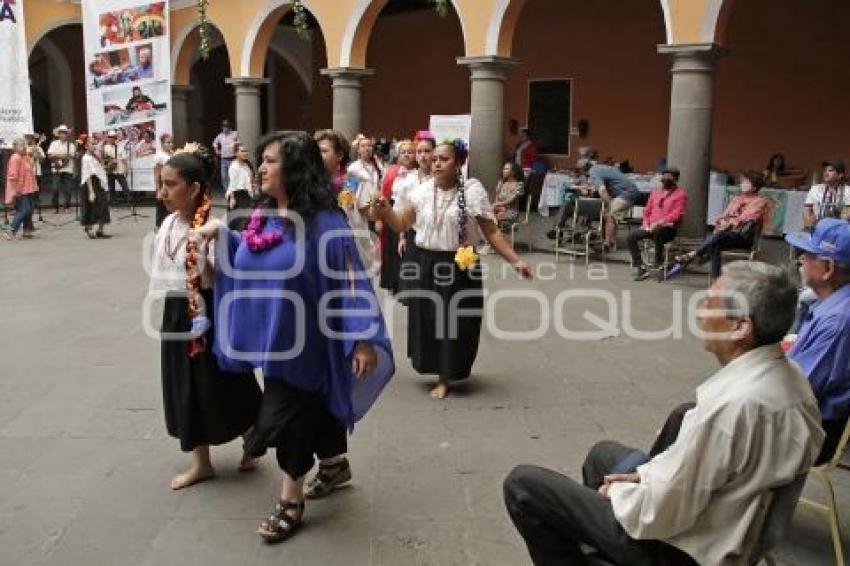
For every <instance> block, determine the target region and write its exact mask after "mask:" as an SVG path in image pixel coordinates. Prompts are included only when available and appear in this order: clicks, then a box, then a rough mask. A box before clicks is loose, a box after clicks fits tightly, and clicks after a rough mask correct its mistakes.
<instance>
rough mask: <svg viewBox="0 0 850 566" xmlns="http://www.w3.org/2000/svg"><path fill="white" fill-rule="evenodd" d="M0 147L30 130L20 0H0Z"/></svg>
mask: <svg viewBox="0 0 850 566" xmlns="http://www.w3.org/2000/svg"><path fill="white" fill-rule="evenodd" d="M0 46H2V50H3V56H2V57H0V84H2V85H3V88H0V147H7V148H8V147H11V145H12V141H14V139H15V138H17V137H20V136H22V135H23V134H26V133H29V132H32V102H31V99H30V73H29V62H28V54H27V40H26V35H25V34H24V5H23V2H21V1H20V0H0Z"/></svg>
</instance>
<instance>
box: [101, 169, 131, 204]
mask: <svg viewBox="0 0 850 566" xmlns="http://www.w3.org/2000/svg"><path fill="white" fill-rule="evenodd" d="M116 182H117V183H118V184H119V185H121V192H122V193H123V194H124V200H125V201H127V202H130V185H128V184H127V176H126V175H107V176H106V183H107V186H108V187H109V201H110V202H112V201H114V200H115V183H116Z"/></svg>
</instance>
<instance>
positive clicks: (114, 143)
mask: <svg viewBox="0 0 850 566" xmlns="http://www.w3.org/2000/svg"><path fill="white" fill-rule="evenodd" d="M101 152H102V153H103V167H104V169H106V182H107V185H108V186H109V200H110V202H115V183H116V182H117V183H118V184H119V185H121V192H122V194H123V195H124V200H125V201H126V202H127V203H129V202H130V187H129V185H128V184H127V160H126V155H125V154H124V152H123V151H122V149H121V146H120V145H119V144H118V132H116V131H115V130H109V132H107V134H106V139H105V140H104V142H103V147H102V148H101Z"/></svg>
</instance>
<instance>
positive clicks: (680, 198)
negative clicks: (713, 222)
mask: <svg viewBox="0 0 850 566" xmlns="http://www.w3.org/2000/svg"><path fill="white" fill-rule="evenodd" d="M687 208H688V193H687V192H685V189H683V188H682V187H680V186H678V185H677V186H676V187H675V188H674V189H672V190H669V191H668V190H666V189H656V190H654V191H652V192H651V193H650V194H649V200H648V201H647V202H646V208H644V209H643V227H644V228H649V227H650V226H652V225H653V224H656V223H658V222H661V223H662V224H664V225H667V226H672V225H674V224H678V223H679V222H681V221H682V218H684V217H685V211H686V210H687Z"/></svg>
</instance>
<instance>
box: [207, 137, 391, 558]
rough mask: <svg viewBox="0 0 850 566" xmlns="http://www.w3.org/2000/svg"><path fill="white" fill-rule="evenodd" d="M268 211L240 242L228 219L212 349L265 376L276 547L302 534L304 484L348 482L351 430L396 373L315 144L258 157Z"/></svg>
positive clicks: (255, 217) (263, 439) (298, 141)
mask: <svg viewBox="0 0 850 566" xmlns="http://www.w3.org/2000/svg"><path fill="white" fill-rule="evenodd" d="M258 161H260V167H259V170H258V173H259V175H260V179H261V184H262V191H263V193H264V196H265V200H266V202H265V203H264V205H262V206H261V207H260V208H258V209H257V210H255V211H254V212H253V213H252V215H251V217H250V219H249V220H248V223H247V227H246V229H245V230H244V231H243V232H242V233H238V232H232V231H229V230H227V229H226V228H225V227H224V226H223V225H222V224H221V223H220V222H217V223H215V224H214V225H207V226H205V227H204V228H203V229H201V230H199V231H198V234H199V235H200V236H202V237H206V238H212V237H216V236H217V238H218V242H217V249H216V256H217V257H216V285H215V314H216V319H215V320H216V330H217V333H216V343H215V344H214V346H213V349H214V352H215V354H216V356H217V358H218V361H219V364H220V365H221V367H222V368H227V369H228V370H232V371H246V370H252V369H255V368H260V369H261V370H262V373H263V378H264V381H265V389H264V393H263V403H262V406H261V408H260V414H259V417H258V418H257V423H256V425H255V427H254V430H253V431H252V432H251V433H250V434H249V435H248V438H247V439H246V447H245V450H246V453H247V454H249V455H252V456H259V455H261V454H263V453H264V452H265V451H266V449H267V448H270V447H274V448H275V449H276V453H277V460H278V464H279V465H280V467H281V469H282V470H283V472H284V477H283V487H282V489H281V497H280V501H279V502H278V503H277V505H276V506H275V510H274V512H273V513H272V515H271V516H270V517H269V518H268V519H267V520H265V521H263V523H262V524H261V525H260V528H259V531H258V533H259V535H260V536H261V537H262V538H263V539H264V540H266V541H268V542H280V541H282V540H284V539H286V538H288V537H289V536H290V535H292V534H293V533H294V532H295V531H296V530H297V529H298V528H299V527H300V526H301V521H302V517H303V514H304V499H305V493H304V477H305V476H306V474H307V472H309V471H310V469H311V468H312V467H313V464H314V459H313V456H314V455H316V456H318V458H319V460H320V464H319V473H318V474H317V479H314V481H313V482H311V483H315V482H316V481H319V482H323V483H326V484H329V485H325V486H324V487H325V488H328V487H330V488H331V489H332V488H333V487H335V486H337V485H339V484H341V483H344V482H345V481H348V480H350V479H351V472H350V468H349V465H348V461H347V459H346V458H345V453H346V451H347V432H348V431H350V430H351V429H352V427H353V425H354V423H355V422H356V421H357V420H359V419H360V418H361V417H363V415H364V414H365V413H366V411H367V410H368V409H369V407H370V406H371V405H372V403H374V401H375V400H376V399H377V397H378V395H379V394H380V392H381V390H382V389H383V387H384V386H385V385H386V383H387V382H388V381H389V379H390V378H391V377H392V374H393V373H394V371H395V366H394V363H393V357H392V348H391V346H390V342H389V338H388V335H387V330H386V326H385V324H384V319H383V316H382V315H381V311H380V308H379V306H378V299H377V297H376V296H375V292H374V289H373V288H372V285H371V283H370V281H369V279H368V275H367V273H366V272H365V270H364V269H363V266H362V265H361V263H360V258H359V255H358V253H357V248H356V245H355V242H354V238H353V236H352V234H351V229H350V227H349V226H348V223H347V221H346V218H345V215H344V214H343V213H342V211H341V210H340V209H339V207H338V205H337V202H336V200H335V198H334V197H333V193H332V192H331V188H330V180H329V179H328V176H327V173H326V172H325V169H324V166H323V164H322V158H321V154H320V152H319V147H318V145H317V144H316V142H315V141H313V139H312V138H311V137H310V136H309V135H308V134H307V133H305V132H283V133H280V134H275V135H273V136H271V137H268V138H266V139H265V140H263V141H262V142H261V143H260V147H259V148H258Z"/></svg>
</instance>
